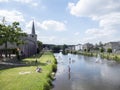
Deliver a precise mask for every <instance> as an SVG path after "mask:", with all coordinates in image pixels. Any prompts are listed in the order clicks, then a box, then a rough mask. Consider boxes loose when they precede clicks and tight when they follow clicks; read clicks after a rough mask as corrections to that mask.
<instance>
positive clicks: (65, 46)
mask: <svg viewBox="0 0 120 90" xmlns="http://www.w3.org/2000/svg"><path fill="white" fill-rule="evenodd" d="M67 47H68V46H67V45H65V44H64V45H63V46H62V53H63V54H65V49H66V48H67Z"/></svg>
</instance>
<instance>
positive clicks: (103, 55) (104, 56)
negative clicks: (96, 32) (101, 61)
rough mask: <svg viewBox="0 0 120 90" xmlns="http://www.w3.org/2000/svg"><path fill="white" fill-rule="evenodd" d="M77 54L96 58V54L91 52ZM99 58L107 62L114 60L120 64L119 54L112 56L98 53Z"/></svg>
mask: <svg viewBox="0 0 120 90" xmlns="http://www.w3.org/2000/svg"><path fill="white" fill-rule="evenodd" d="M77 54H82V55H86V56H94V57H97V54H98V53H92V52H77ZM100 56H101V58H105V59H108V60H115V61H118V62H120V55H119V54H112V53H100Z"/></svg>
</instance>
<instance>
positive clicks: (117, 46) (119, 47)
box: [104, 42, 120, 53]
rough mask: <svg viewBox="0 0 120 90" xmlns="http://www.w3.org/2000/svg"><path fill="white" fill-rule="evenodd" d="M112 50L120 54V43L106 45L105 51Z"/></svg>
mask: <svg viewBox="0 0 120 90" xmlns="http://www.w3.org/2000/svg"><path fill="white" fill-rule="evenodd" d="M108 48H110V49H112V52H113V53H120V42H109V43H106V44H105V45H104V49H105V51H107V49H108Z"/></svg>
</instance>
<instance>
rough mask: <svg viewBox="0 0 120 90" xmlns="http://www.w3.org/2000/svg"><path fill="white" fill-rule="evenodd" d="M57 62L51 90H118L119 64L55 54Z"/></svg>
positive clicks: (119, 81) (119, 78)
mask: <svg viewBox="0 0 120 90" xmlns="http://www.w3.org/2000/svg"><path fill="white" fill-rule="evenodd" d="M55 56H56V58H57V62H58V65H57V67H58V70H57V72H56V79H55V80H54V81H53V84H54V88H53V89H52V90H120V64H119V63H117V62H115V61H110V60H105V59H104V60H103V59H101V62H96V60H97V58H96V57H88V56H83V55H73V54H68V55H62V54H61V53H60V54H55Z"/></svg>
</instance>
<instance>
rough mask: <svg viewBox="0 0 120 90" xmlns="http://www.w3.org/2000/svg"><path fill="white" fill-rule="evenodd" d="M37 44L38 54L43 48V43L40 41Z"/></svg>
mask: <svg viewBox="0 0 120 90" xmlns="http://www.w3.org/2000/svg"><path fill="white" fill-rule="evenodd" d="M37 43H38V51H37V52H38V53H39V52H40V51H41V50H42V48H43V43H42V42H41V41H37Z"/></svg>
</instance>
